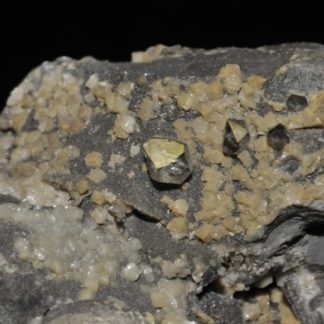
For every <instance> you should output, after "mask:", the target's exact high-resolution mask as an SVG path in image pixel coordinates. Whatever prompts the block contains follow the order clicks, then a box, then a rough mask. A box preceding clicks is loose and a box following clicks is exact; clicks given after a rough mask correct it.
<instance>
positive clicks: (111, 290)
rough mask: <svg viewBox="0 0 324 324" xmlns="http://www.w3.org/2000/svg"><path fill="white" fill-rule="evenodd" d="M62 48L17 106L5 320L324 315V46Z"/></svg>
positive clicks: (4, 254)
mask: <svg viewBox="0 0 324 324" xmlns="http://www.w3.org/2000/svg"><path fill="white" fill-rule="evenodd" d="M133 58H134V61H133V62H130V63H109V62H100V61H97V60H95V59H93V58H89V57H87V58H84V59H82V60H80V61H76V60H73V59H70V58H67V57H62V58H59V59H57V60H56V61H54V62H45V63H43V64H42V65H41V66H40V67H37V68H36V69H35V70H33V71H32V72H31V73H30V74H29V75H28V76H27V77H26V78H25V80H23V81H22V83H21V84H20V85H18V86H17V87H16V88H15V89H14V90H13V91H12V93H11V94H10V96H9V98H8V101H7V104H6V107H5V108H4V110H3V112H2V114H1V117H0V152H1V155H0V275H1V280H0V283H1V289H0V322H1V323H52V324H54V323H65V322H76V323H83V322H93V323H96V322H98V323H101V322H106V323H170V324H171V323H177V324H182V323H186V324H189V323H215V322H216V323H279V322H282V323H299V322H302V323H324V311H323V309H324V303H323V301H324V292H323V287H324V282H323V279H322V278H323V268H324V262H323V260H324V255H323V251H324V249H323V247H324V235H323V233H324V231H323V229H324V227H323V226H324V200H323V197H324V174H323V170H324V154H323V153H324V64H323V62H324V48H323V46H321V45H316V44H288V45H287V44H284V45H279V46H270V47H262V48H258V49H238V48H225V49H224V48H222V49H216V50H210V51H203V50H192V49H188V48H182V47H179V46H176V47H169V48H168V47H164V46H157V47H153V48H150V49H149V50H147V51H146V52H138V53H135V54H134V55H133Z"/></svg>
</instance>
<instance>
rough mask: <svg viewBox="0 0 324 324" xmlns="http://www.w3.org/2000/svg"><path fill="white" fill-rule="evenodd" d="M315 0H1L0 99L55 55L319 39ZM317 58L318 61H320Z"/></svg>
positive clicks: (321, 29)
mask: <svg viewBox="0 0 324 324" xmlns="http://www.w3.org/2000/svg"><path fill="white" fill-rule="evenodd" d="M321 7H322V5H321V1H316V2H315V1H314V2H307V1H303V2H302V3H297V1H294V2H291V3H289V2H288V1H284V0H282V1H281V2H276V1H262V0H259V1H248V0H242V1H234V0H232V1H230V0H228V1H218V0H214V1H210V2H208V1H199V0H198V1H197V0H196V1H195V0H194V1H155V0H151V1H136V0H130V1H125V0H115V1H110V0H104V1H88V2H84V4H83V3H82V2H81V1H79V2H75V3H74V4H73V3H72V2H71V1H68V0H66V1H65V2H63V1H47V0H44V1H42V2H41V3H36V2H35V3H34V2H32V1H10V7H9V5H6V7H5V6H4V4H0V8H1V11H0V15H1V19H0V24H1V25H0V28H1V29H0V44H1V51H0V55H1V60H0V62H1V66H0V81H1V83H0V84H1V91H0V107H3V106H4V104H5V100H6V98H7V96H8V94H9V92H10V90H12V88H13V87H14V86H16V85H17V84H18V83H19V82H20V81H21V79H22V78H23V77H24V76H25V75H26V74H27V73H28V72H29V71H30V70H31V69H32V68H33V67H35V66H37V65H39V64H40V63H41V62H43V61H45V60H53V59H55V58H56V57H58V56H62V55H65V56H71V57H73V58H81V57H83V56H86V55H91V56H94V57H96V58H98V59H108V60H110V61H125V60H129V58H130V53H131V52H132V51H137V50H143V49H145V48H147V47H149V46H152V45H155V44H159V43H162V44H165V45H175V44H181V45H184V46H189V47H199V48H208V49H210V48H215V47H219V46H240V47H256V46H261V45H265V44H278V43H282V42H301V41H307V42H318V43H323V44H324V15H323V9H322V8H321ZM323 64H324V63H323Z"/></svg>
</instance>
